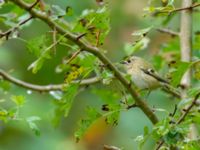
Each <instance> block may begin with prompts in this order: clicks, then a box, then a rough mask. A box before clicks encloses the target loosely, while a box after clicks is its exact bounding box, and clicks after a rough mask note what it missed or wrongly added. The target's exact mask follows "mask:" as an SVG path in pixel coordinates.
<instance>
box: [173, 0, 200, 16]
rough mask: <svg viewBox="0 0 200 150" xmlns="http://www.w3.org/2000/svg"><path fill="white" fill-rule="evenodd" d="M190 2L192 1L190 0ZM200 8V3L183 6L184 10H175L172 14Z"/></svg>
mask: <svg viewBox="0 0 200 150" xmlns="http://www.w3.org/2000/svg"><path fill="white" fill-rule="evenodd" d="M188 1H190V0H188ZM199 6H200V3H194V4H191V3H190V5H189V6H183V7H182V8H176V9H174V10H172V11H171V12H170V13H174V12H177V11H183V10H190V9H193V8H195V7H199Z"/></svg>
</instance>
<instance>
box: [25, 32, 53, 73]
mask: <svg viewBox="0 0 200 150" xmlns="http://www.w3.org/2000/svg"><path fill="white" fill-rule="evenodd" d="M47 41H48V38H47V37H46V36H44V35H42V36H40V37H36V38H34V39H32V40H30V41H28V43H27V48H28V49H29V51H30V52H31V53H33V54H34V55H36V56H37V58H38V59H37V60H35V61H34V62H33V63H31V64H30V65H29V67H28V70H31V69H32V72H33V73H37V72H38V70H40V69H41V68H42V66H43V63H44V61H45V60H46V59H50V58H51V51H50V50H51V48H52V45H50V46H49V47H47V46H46V43H47Z"/></svg>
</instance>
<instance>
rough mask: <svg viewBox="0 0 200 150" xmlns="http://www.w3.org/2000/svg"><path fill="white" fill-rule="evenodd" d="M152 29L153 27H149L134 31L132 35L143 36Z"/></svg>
mask: <svg viewBox="0 0 200 150" xmlns="http://www.w3.org/2000/svg"><path fill="white" fill-rule="evenodd" d="M152 28H153V26H150V27H148V28H145V29H141V30H138V31H134V32H133V33H132V35H133V36H145V35H146V34H147V33H148V32H149V31H150V30H151V29H152Z"/></svg>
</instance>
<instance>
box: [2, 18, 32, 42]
mask: <svg viewBox="0 0 200 150" xmlns="http://www.w3.org/2000/svg"><path fill="white" fill-rule="evenodd" d="M32 18H33V16H30V17H28V18H27V19H25V20H23V21H21V22H19V23H18V24H17V25H16V26H15V27H12V28H10V29H9V30H7V31H5V32H3V33H0V39H1V38H2V37H4V36H6V39H8V37H9V35H10V34H11V33H12V32H13V31H15V30H16V29H17V28H19V26H22V25H23V24H25V23H27V22H28V21H29V20H31V19H32Z"/></svg>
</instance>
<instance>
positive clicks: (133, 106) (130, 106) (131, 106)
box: [126, 104, 138, 109]
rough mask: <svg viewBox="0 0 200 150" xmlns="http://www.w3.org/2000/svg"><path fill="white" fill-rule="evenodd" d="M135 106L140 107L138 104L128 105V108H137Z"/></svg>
mask: <svg viewBox="0 0 200 150" xmlns="http://www.w3.org/2000/svg"><path fill="white" fill-rule="evenodd" d="M135 107H138V105H137V104H132V105H128V106H127V107H126V109H131V108H135Z"/></svg>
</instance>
